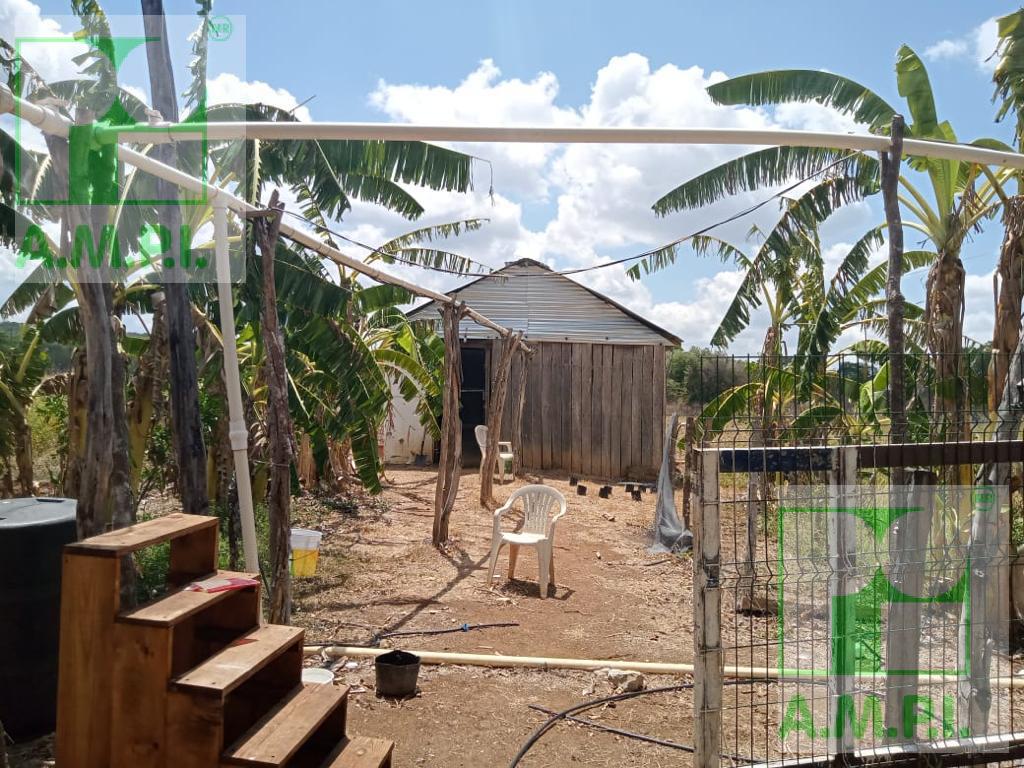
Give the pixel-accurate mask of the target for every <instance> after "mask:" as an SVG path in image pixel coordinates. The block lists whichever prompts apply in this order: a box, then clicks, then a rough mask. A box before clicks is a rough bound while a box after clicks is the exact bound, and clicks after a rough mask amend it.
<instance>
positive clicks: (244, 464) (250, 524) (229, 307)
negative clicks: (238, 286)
mask: <svg viewBox="0 0 1024 768" xmlns="http://www.w3.org/2000/svg"><path fill="white" fill-rule="evenodd" d="M213 236H214V243H215V247H216V259H217V299H218V301H219V302H220V334H221V338H222V339H223V346H224V380H225V383H226V385H227V390H228V418H229V422H228V437H229V439H230V440H231V452H232V453H233V454H234V457H235V483H236V485H237V486H238V510H239V515H240V517H241V519H242V549H243V551H244V552H245V570H246V571H248V572H249V573H259V571H260V563H259V557H258V555H257V549H256V516H255V513H254V512H253V506H252V482H251V480H250V478H249V430H248V429H246V426H245V411H244V410H243V407H242V380H241V376H240V375H239V371H238V347H237V346H236V344H235V335H236V334H235V307H234V302H233V301H232V299H231V262H230V260H229V259H228V208H227V203H226V202H225V200H224V198H223V196H222V195H217V196H216V197H215V198H214V200H213Z"/></svg>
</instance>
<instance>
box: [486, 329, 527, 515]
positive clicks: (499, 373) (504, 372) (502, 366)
mask: <svg viewBox="0 0 1024 768" xmlns="http://www.w3.org/2000/svg"><path fill="white" fill-rule="evenodd" d="M520 336H521V334H519V333H511V334H509V335H508V336H505V337H504V338H503V339H500V340H499V342H498V345H497V347H498V349H500V350H501V354H500V355H499V356H498V364H497V365H496V366H495V376H494V385H493V387H492V388H491V397H490V402H489V403H488V404H487V444H486V445H484V455H483V456H481V457H480V504H481V505H482V506H484V507H488V506H490V505H491V504H492V503H493V502H494V470H495V468H496V467H497V463H498V441H500V440H501V417H502V414H504V412H505V396H506V395H507V393H508V379H509V374H510V373H511V371H512V358H513V357H514V356H515V351H516V347H518V346H519V339H520ZM503 470H504V468H503Z"/></svg>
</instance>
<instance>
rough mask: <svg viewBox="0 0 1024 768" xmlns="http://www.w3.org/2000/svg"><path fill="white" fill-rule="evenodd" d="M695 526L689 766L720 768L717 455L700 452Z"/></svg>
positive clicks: (720, 659)
mask: <svg viewBox="0 0 1024 768" xmlns="http://www.w3.org/2000/svg"><path fill="white" fill-rule="evenodd" d="M696 455H697V456H698V457H699V458H700V462H701V470H700V482H699V483H698V486H697V487H698V489H699V490H698V492H697V498H696V499H695V503H694V510H693V511H694V521H693V525H694V528H693V534H694V536H693V644H694V649H693V650H694V653H693V747H694V751H693V765H694V768H718V766H719V761H720V755H719V753H720V751H721V740H722V592H721V584H720V581H719V579H720V569H721V557H720V543H721V531H720V530H719V504H718V452H717V451H712V450H702V451H699V452H697V453H696Z"/></svg>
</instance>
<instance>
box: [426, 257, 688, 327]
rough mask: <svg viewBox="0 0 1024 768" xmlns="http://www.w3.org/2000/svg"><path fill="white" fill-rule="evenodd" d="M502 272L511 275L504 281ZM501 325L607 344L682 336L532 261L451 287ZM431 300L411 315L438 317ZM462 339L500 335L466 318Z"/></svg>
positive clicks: (512, 265) (521, 261)
mask: <svg viewBox="0 0 1024 768" xmlns="http://www.w3.org/2000/svg"><path fill="white" fill-rule="evenodd" d="M501 275H508V276H509V279H507V280H503V279H502V278H501ZM448 295H449V296H458V297H459V299H461V300H462V301H465V302H466V304H468V305H469V306H471V307H472V308H473V309H475V310H477V311H478V312H480V313H481V314H483V315H485V316H486V317H488V318H490V319H491V320H493V321H494V322H496V323H498V324H499V325H503V326H505V327H506V328H511V329H512V330H515V331H523V333H524V336H525V338H526V339H527V340H531V339H532V340H534V341H589V342H595V343H609V344H664V345H666V346H678V345H679V344H681V343H682V340H681V339H679V338H678V337H676V336H675V335H674V334H672V333H669V332H668V331H666V330H665V329H664V328H660V327H658V326H657V325H655V324H654V323H652V322H650V321H649V320H647V319H645V318H643V317H641V316H640V315H637V314H636V313H635V312H632V311H630V310H629V309H626V308H625V307H623V306H622V305H620V304H618V303H616V302H614V301H612V300H611V299H609V298H608V297H607V296H603V295H602V294H600V293H598V292H597V291H594V290H592V289H590V288H587V287H586V286H584V285H580V284H579V283H577V282H575V281H573V280H570V279H569V278H568V277H566V276H564V275H559V274H557V273H555V272H552V271H551V270H550V269H548V267H547V266H545V265H543V264H541V263H540V262H536V261H533V260H532V259H522V260H520V261H516V262H512V263H511V264H508V265H507V266H505V267H503V268H502V269H500V270H497V271H496V272H494V273H492V274H490V275H485V276H484V277H481V278H478V279H477V280H474V281H473V282H471V283H468V284H466V285H464V286H462V287H461V288H457V289H455V290H454V291H450V292H449V294H448ZM437 316H438V314H437V306H436V303H435V302H433V301H431V302H429V303H427V304H424V305H423V306H421V307H417V308H416V309H413V310H412V311H411V312H409V317H410V319H417V320H426V319H435V318H437ZM459 333H460V335H461V336H463V337H464V338H470V339H489V338H494V337H496V336H497V334H496V333H495V332H494V331H492V330H490V329H489V328H483V327H481V326H479V325H477V324H476V323H474V322H473V321H472V320H463V321H462V324H461V325H460V330H459Z"/></svg>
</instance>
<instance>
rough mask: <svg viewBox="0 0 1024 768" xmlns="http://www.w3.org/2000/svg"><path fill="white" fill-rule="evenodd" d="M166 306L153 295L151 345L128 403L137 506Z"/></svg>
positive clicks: (154, 396)
mask: <svg viewBox="0 0 1024 768" xmlns="http://www.w3.org/2000/svg"><path fill="white" fill-rule="evenodd" d="M163 334H164V306H163V302H162V301H160V300H159V298H158V297H156V296H154V302H153V322H152V325H151V326H150V335H149V348H148V349H147V350H146V352H145V354H144V355H142V357H141V358H140V359H139V367H138V369H137V370H136V372H135V377H134V382H133V384H134V386H133V387H132V388H133V389H134V391H135V396H134V397H133V398H132V401H131V404H130V405H129V406H128V454H129V457H130V459H131V489H132V498H134V499H135V503H136V505H138V503H139V501H141V499H140V498H139V487H140V485H141V483H142V470H143V468H144V467H145V464H146V447H147V445H148V444H149V435H150V433H151V432H152V431H153V414H154V413H155V411H156V388H157V379H158V377H159V376H158V374H159V371H160V370H161V364H160V357H161V354H160V350H161V349H162V348H163V344H164V342H163Z"/></svg>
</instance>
